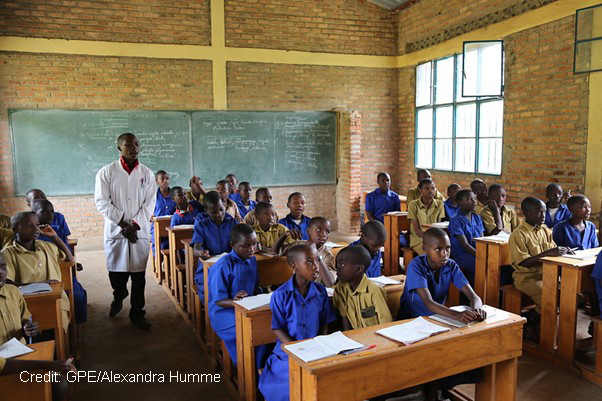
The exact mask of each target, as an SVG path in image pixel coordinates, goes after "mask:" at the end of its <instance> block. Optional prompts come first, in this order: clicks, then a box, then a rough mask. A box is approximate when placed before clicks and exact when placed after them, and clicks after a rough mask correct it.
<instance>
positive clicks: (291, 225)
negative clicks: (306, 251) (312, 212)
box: [278, 192, 310, 240]
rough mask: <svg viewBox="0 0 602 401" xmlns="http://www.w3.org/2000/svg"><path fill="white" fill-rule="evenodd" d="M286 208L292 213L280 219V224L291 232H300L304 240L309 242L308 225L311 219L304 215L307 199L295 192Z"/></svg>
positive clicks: (290, 196)
mask: <svg viewBox="0 0 602 401" xmlns="http://www.w3.org/2000/svg"><path fill="white" fill-rule="evenodd" d="M286 207H288V209H289V210H290V213H289V214H287V215H286V217H285V218H283V219H280V220H279V221H278V223H280V224H282V225H283V226H285V227H286V228H288V229H289V230H298V231H299V232H300V233H301V235H302V238H303V239H304V240H308V239H309V237H308V234H307V225H308V224H309V220H310V218H309V217H307V216H306V215H304V214H303V212H305V197H304V196H303V194H302V193H300V192H293V193H292V194H290V195H289V197H288V202H287V203H286Z"/></svg>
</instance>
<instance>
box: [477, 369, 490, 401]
mask: <svg viewBox="0 0 602 401" xmlns="http://www.w3.org/2000/svg"><path fill="white" fill-rule="evenodd" d="M483 370H484V372H483V380H481V382H480V383H477V385H476V388H475V401H493V400H495V396H494V394H493V389H494V385H495V380H494V376H495V365H488V366H485V367H484V368H483Z"/></svg>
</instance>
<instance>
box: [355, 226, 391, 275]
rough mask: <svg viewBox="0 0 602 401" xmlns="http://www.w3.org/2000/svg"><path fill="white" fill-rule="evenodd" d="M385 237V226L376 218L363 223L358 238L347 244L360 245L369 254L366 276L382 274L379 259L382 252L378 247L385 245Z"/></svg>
mask: <svg viewBox="0 0 602 401" xmlns="http://www.w3.org/2000/svg"><path fill="white" fill-rule="evenodd" d="M386 239H387V230H385V226H384V225H383V224H382V223H381V222H380V221H376V220H372V221H369V222H367V223H366V224H364V226H363V227H362V232H361V235H360V239H358V240H357V241H355V242H352V243H351V244H349V245H361V246H363V247H364V248H366V250H367V251H368V253H369V254H370V258H371V259H372V260H371V261H370V266H369V267H367V269H366V276H368V277H379V276H381V275H382V268H381V265H380V260H381V258H382V252H381V250H380V248H382V247H383V246H384V245H385V241H386Z"/></svg>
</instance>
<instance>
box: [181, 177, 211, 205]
mask: <svg viewBox="0 0 602 401" xmlns="http://www.w3.org/2000/svg"><path fill="white" fill-rule="evenodd" d="M189 185H190V189H189V190H188V191H186V198H188V202H192V201H196V202H198V203H199V204H200V205H202V204H203V197H204V196H205V194H206V193H207V191H206V190H205V188H204V187H203V181H202V180H201V178H200V177H198V176H196V175H193V176H192V177H191V178H190V181H189Z"/></svg>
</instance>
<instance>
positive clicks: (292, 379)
mask: <svg viewBox="0 0 602 401" xmlns="http://www.w3.org/2000/svg"><path fill="white" fill-rule="evenodd" d="M301 374H302V372H301V367H300V366H299V365H298V364H297V362H295V361H293V360H292V359H291V358H290V357H289V360H288V376H289V378H288V380H289V394H290V396H289V397H290V401H301V400H305V398H304V397H303V394H301V389H302V383H301Z"/></svg>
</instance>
